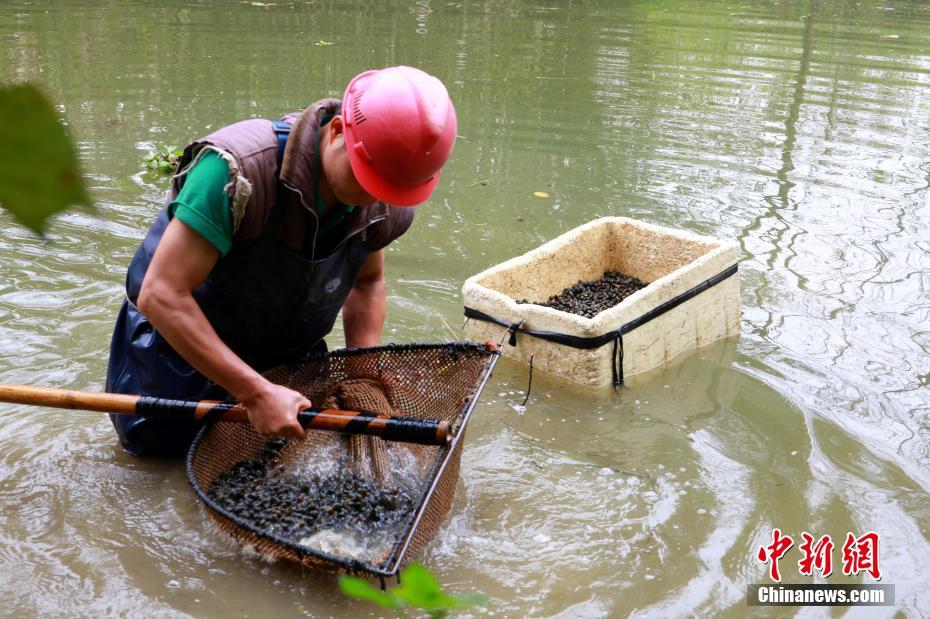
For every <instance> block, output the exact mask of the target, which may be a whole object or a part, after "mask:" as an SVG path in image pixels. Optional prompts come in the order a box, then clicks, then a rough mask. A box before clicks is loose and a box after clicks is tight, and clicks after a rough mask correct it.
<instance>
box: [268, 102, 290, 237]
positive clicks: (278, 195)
mask: <svg viewBox="0 0 930 619" xmlns="http://www.w3.org/2000/svg"><path fill="white" fill-rule="evenodd" d="M271 124H272V126H273V127H274V134H275V135H276V136H277V137H278V158H277V161H278V165H277V168H275V173H274V175H275V178H277V179H278V187H277V189H278V190H277V191H276V192H275V201H274V207H272V209H271V220H272V221H279V220H280V219H281V216H282V215H283V214H284V195H285V193H284V192H283V191H282V187H281V162H283V161H284V148H285V147H286V146H287V136H289V135H290V133H291V125H290V123H287V122H284V121H283V120H273V121H271Z"/></svg>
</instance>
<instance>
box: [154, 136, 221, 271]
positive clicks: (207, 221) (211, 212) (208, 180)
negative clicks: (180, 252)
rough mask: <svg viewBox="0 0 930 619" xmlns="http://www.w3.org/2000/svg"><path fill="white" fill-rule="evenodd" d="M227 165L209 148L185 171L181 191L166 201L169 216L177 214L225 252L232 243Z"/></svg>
mask: <svg viewBox="0 0 930 619" xmlns="http://www.w3.org/2000/svg"><path fill="white" fill-rule="evenodd" d="M228 183H229V167H228V166H227V165H226V161H225V160H224V159H223V158H222V157H220V155H219V154H218V153H216V152H215V151H212V150H208V151H207V152H205V153H204V154H203V155H201V157H200V160H199V161H198V162H197V163H196V164H195V165H194V167H193V168H191V169H190V172H188V173H187V180H186V181H184V186H183V187H181V191H180V193H178V195H177V197H176V198H175V199H174V200H173V201H172V202H171V204H169V205H168V218H169V219H170V218H171V217H177V218H178V219H180V220H181V221H183V222H184V223H186V224H187V225H188V226H190V227H191V228H193V229H194V231H195V232H197V233H198V234H199V235H200V236H202V237H203V238H205V239H206V240H207V241H208V242H209V243H210V245H213V247H215V248H216V249H217V251H219V252H220V255H221V256H225V255H226V253H227V252H229V249H230V247H232V236H233V216H232V205H231V204H230V201H229V196H227V195H226V191H225V190H224V189H225V187H226V185H227V184H228Z"/></svg>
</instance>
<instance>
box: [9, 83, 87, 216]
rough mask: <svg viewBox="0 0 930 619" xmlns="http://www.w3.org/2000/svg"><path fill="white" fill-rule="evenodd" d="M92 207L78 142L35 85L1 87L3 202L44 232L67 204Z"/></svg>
mask: <svg viewBox="0 0 930 619" xmlns="http://www.w3.org/2000/svg"><path fill="white" fill-rule="evenodd" d="M75 204H82V205H85V206H91V201H90V196H89V195H88V193H87V189H86V187H85V186H84V180H83V178H82V177H81V172H80V169H79V167H78V162H77V157H76V155H75V152H74V145H73V144H72V142H71V139H70V138H69V137H68V134H67V132H66V131H65V129H64V127H62V125H61V124H60V123H59V122H58V117H57V115H56V113H55V110H54V108H53V107H52V104H51V103H50V102H49V101H48V99H46V98H45V96H44V95H43V94H42V93H41V92H40V91H39V90H38V89H37V88H36V87H35V86H32V85H31V84H22V85H17V86H9V87H0V205H2V206H3V208H5V209H6V210H8V211H10V212H11V213H12V214H13V215H14V216H15V217H16V219H17V220H18V221H19V222H20V223H22V224H23V225H25V226H27V227H29V228H31V229H32V230H34V231H35V232H36V233H39V234H41V233H42V229H43V228H44V225H45V220H46V219H47V218H48V217H50V216H52V215H54V214H55V213H59V212H61V211H63V210H65V209H67V208H68V207H70V206H72V205H75Z"/></svg>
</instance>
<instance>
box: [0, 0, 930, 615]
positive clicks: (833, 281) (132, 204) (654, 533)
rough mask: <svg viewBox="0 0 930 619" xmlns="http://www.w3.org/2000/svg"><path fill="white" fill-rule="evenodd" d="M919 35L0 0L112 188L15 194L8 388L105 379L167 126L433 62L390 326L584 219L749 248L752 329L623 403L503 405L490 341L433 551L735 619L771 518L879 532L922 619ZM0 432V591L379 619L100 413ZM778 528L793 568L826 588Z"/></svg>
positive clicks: (680, 16) (12, 609)
mask: <svg viewBox="0 0 930 619" xmlns="http://www.w3.org/2000/svg"><path fill="white" fill-rule="evenodd" d="M928 50H930V7H928V6H927V5H926V4H925V3H922V2H917V1H904V0H899V1H882V0H863V1H861V2H852V1H840V2H832V3H818V2H794V1H792V2H749V1H738V0H725V1H715V2H688V3H682V2H674V1H671V0H667V1H658V2H656V1H645V0H643V1H638V2H615V1H606V0H605V1H596V0H591V1H575V2H556V1H554V0H550V1H548V2H546V1H541V0H540V1H535V2H533V1H515V0H511V1H506V0H505V1H494V2H491V1H478V2H476V1H468V0H463V1H461V2H437V1H435V0H420V1H417V2H414V1H412V0H409V1H395V0H391V1H389V2H382V3H377V4H374V5H371V6H359V5H357V4H356V3H349V2H335V1H322V0H313V1H307V2H274V1H272V2H265V3H258V2H240V3H231V2H219V1H218V0H208V1H203V2H191V1H171V2H160V3H147V2H141V1H135V2H133V1H130V2H114V1H112V0H99V1H96V2H90V1H86V2H77V1H56V2H50V1H41V0H39V1H35V2H6V3H4V4H3V5H2V6H0V79H3V80H4V81H6V82H10V81H23V80H29V81H35V82H38V83H40V84H42V85H43V86H44V87H45V89H46V90H47V92H48V93H49V95H50V96H51V98H52V99H53V100H54V101H55V102H56V103H57V104H58V108H59V110H60V112H61V114H62V117H63V118H64V119H66V121H67V123H68V125H69V127H70V129H71V131H72V132H73V134H74V136H75V138H76V139H77V140H78V145H79V150H80V155H81V157H82V161H83V163H84V167H85V171H86V173H87V176H88V178H89V183H90V185H91V187H92V193H93V197H94V200H95V202H96V205H97V208H96V210H95V211H93V212H85V211H74V212H71V213H68V214H65V215H62V216H60V217H58V218H57V219H56V220H55V221H54V223H53V224H52V225H51V226H50V229H49V232H48V238H47V240H44V241H43V240H40V239H37V238H36V237H34V236H33V235H31V233H29V232H27V231H25V230H24V229H22V228H20V227H18V226H16V225H15V224H14V223H13V221H12V219H11V218H10V217H9V216H8V215H6V214H0V224H2V225H0V380H2V381H4V382H12V383H27V384H37V385H47V386H55V387H67V388H79V389H101V388H102V387H103V384H104V373H105V367H106V356H107V351H108V344H109V336H110V332H111V329H112V323H113V321H114V319H115V316H116V312H117V310H118V308H119V304H120V301H121V298H122V282H123V278H124V276H125V268H126V265H127V264H128V262H129V259H130V257H131V256H132V253H133V252H134V251H135V248H136V245H137V244H138V242H139V240H140V239H141V238H142V236H143V235H144V234H145V231H146V230H147V228H148V226H149V224H150V223H151V221H152V219H153V218H154V216H155V214H156V213H157V211H158V209H159V208H160V202H161V196H162V194H163V191H164V188H165V179H164V178H163V177H160V176H158V175H155V174H152V173H148V172H146V171H145V169H144V165H143V163H142V161H143V159H144V158H145V157H146V156H147V155H148V154H149V153H150V152H151V151H152V149H153V148H154V146H155V144H158V143H167V144H172V145H179V144H183V143H184V142H185V141H187V140H190V139H192V138H194V137H197V136H199V135H202V134H204V133H207V132H209V131H211V130H212V129H215V128H217V127H220V126H222V125H224V124H226V123H229V122H233V121H235V120H239V119H242V118H247V117H252V116H258V117H268V118H272V117H276V116H278V115H280V114H281V113H282V112H284V111H288V110H292V109H296V108H299V107H302V106H305V105H307V104H309V103H310V102H312V101H314V100H316V99H318V98H321V97H324V96H340V95H341V90H342V88H343V87H344V85H345V83H347V82H348V80H349V79H350V78H351V77H352V76H353V75H355V74H356V73H358V72H359V71H361V70H364V69H367V68H370V67H377V66H385V65H390V64H399V63H406V64H415V65H418V66H421V67H423V68H424V69H426V70H428V71H430V72H432V73H434V74H436V75H438V76H440V77H441V78H442V79H443V80H444V81H445V83H446V84H447V85H448V87H449V90H450V93H451V95H452V97H453V99H454V100H455V103H456V106H457V110H458V115H459V123H460V126H459V134H460V136H459V140H458V143H457V145H456V149H455V153H454V155H453V158H452V160H451V162H450V163H449V165H448V166H447V167H446V169H445V170H444V172H443V179H442V182H441V184H440V187H439V189H438V190H437V191H436V193H435V195H434V197H433V199H432V200H431V201H430V203H429V204H428V205H426V206H424V207H422V208H420V209H419V210H418V214H417V218H416V221H415V224H414V226H413V228H412V229H411V231H410V232H409V233H408V234H407V235H405V236H404V237H403V238H402V239H401V240H400V241H398V242H397V243H395V244H394V245H392V246H391V247H390V248H389V251H388V278H389V316H388V321H387V324H386V327H385V340H386V341H396V342H434V341H446V340H450V339H453V338H460V337H461V331H460V327H461V324H462V317H461V310H462V307H461V298H460V293H459V291H460V288H461V284H462V282H463V281H464V280H465V278H466V277H468V276H469V275H472V274H474V273H476V272H478V271H480V270H483V269H485V268H487V267H489V266H491V265H493V264H497V263H499V262H501V261H503V260H505V259H507V258H510V257H512V256H514V255H517V254H519V253H522V252H524V251H527V250H529V249H532V248H534V247H536V246H538V245H539V244H540V243H542V242H544V241H546V240H548V239H551V238H553V237H554V236H556V235H558V234H560V233H562V232H564V231H567V230H569V229H571V228H574V227H575V226H578V225H580V224H582V223H585V222H587V221H590V220H591V219H593V218H595V217H598V216H604V215H622V216H629V217H635V218H640V219H643V220H645V221H649V222H653V223H657V224H662V225H668V226H673V227H676V228H682V229H687V230H692V231H694V232H697V233H701V234H709V235H712V236H716V237H721V238H727V239H734V240H736V241H738V242H739V244H740V247H741V249H742V254H743V261H742V263H741V277H742V303H743V322H742V332H741V335H740V336H739V337H738V338H730V339H729V340H726V341H723V342H720V343H717V344H715V345H713V346H710V347H707V348H705V349H702V350H699V351H695V352H693V353H691V354H688V355H685V356H683V357H681V358H679V359H676V360H675V362H674V363H672V364H670V365H669V366H667V367H665V368H663V369H660V370H658V371H655V372H651V373H649V374H647V375H644V376H640V377H636V378H635V379H631V380H629V381H628V385H627V386H626V387H625V388H624V389H622V390H621V391H620V392H619V393H616V394H614V393H611V392H609V391H608V392H597V393H592V392H590V391H579V390H578V389H576V388H573V387H572V386H570V385H567V384H564V383H562V382H559V381H557V380H555V379H551V378H547V377H545V376H542V375H540V374H537V375H535V376H534V378H533V392H532V396H531V399H530V401H529V403H528V406H527V410H526V411H525V412H523V413H521V412H519V411H518V410H517V409H516V408H514V405H516V404H519V403H520V402H521V401H522V400H523V397H524V395H525V393H524V390H525V389H526V385H527V378H528V377H527V373H526V370H525V368H522V367H520V366H516V365H512V364H509V363H501V364H500V365H499V366H498V371H497V372H496V374H495V376H494V378H493V380H492V382H491V383H490V384H489V385H488V387H487V389H486V391H485V393H484V396H483V398H482V401H481V403H480V405H479V407H478V409H477V411H476V414H475V416H474V418H473V422H472V424H471V425H470V427H469V429H468V443H467V448H466V450H465V453H464V456H463V461H462V474H461V482H460V484H459V488H458V492H457V495H456V501H455V504H454V506H453V510H452V513H451V515H450V518H449V520H448V521H447V523H446V525H445V526H444V527H443V528H442V530H441V531H440V534H439V536H438V538H437V540H436V541H435V542H434V543H433V544H432V545H431V546H430V547H429V548H428V549H427V551H426V553H425V554H424V556H423V558H422V559H423V561H424V563H425V564H426V565H427V566H429V567H430V568H431V569H433V570H434V571H435V572H436V573H437V574H438V575H439V577H440V579H441V580H442V581H443V583H445V584H446V585H447V586H448V587H449V588H450V589H451V590H458V591H481V592H484V593H486V594H488V595H489V596H490V597H491V604H490V606H489V609H488V611H487V612H489V613H494V614H495V615H499V616H512V617H522V616H558V617H621V616H627V615H631V614H632V615H637V616H657V617H658V616H661V617H665V616H681V615H688V614H690V613H696V614H699V615H718V614H719V615H730V616H743V615H745V614H746V610H747V609H746V607H745V592H746V585H747V584H750V583H758V582H764V581H765V579H766V566H764V565H762V564H760V563H759V562H758V561H756V560H755V558H754V557H755V554H756V550H757V548H758V546H759V545H761V544H763V543H768V542H769V541H770V540H771V532H772V528H773V527H776V526H777V527H780V528H781V529H782V530H783V531H784V532H786V533H789V534H791V535H792V536H793V537H795V539H799V538H800V534H801V532H802V531H809V532H811V533H814V534H816V535H823V534H830V535H832V536H833V538H834V540H842V539H843V538H844V537H845V534H846V532H847V531H853V532H855V533H857V534H861V533H865V532H866V531H868V530H875V531H877V532H879V533H880V534H881V536H882V538H881V539H882V546H881V555H880V560H881V566H882V574H883V579H882V582H884V583H890V584H894V585H895V586H896V595H897V610H900V611H904V612H905V613H906V614H908V615H911V616H921V615H925V614H927V613H928V612H930V590H928V588H927V586H926V582H927V577H926V574H927V573H928V572H930V541H928V538H930V495H928V493H930V396H928V386H930V360H928V359H930V355H928V353H930V327H928V325H930V240H928V237H927V233H926V230H927V229H928V228H930V198H928V196H930V193H928V186H930V132H928V128H930V53H928ZM537 191H543V192H547V193H548V194H550V196H551V197H550V198H538V197H535V196H534V195H533V194H534V192H537ZM341 338H342V336H341V331H339V330H337V332H336V333H334V334H333V336H332V337H331V338H330V343H331V345H332V346H338V345H340V344H341V341H342V339H341ZM0 421H2V423H0V441H2V445H3V449H2V451H0V497H2V503H0V505H2V508H0V573H3V574H5V577H4V578H0V599H3V600H4V602H5V609H4V611H5V612H6V613H7V614H10V615H15V616H31V615H35V614H44V615H50V614H54V615H69V616H74V615H83V616H105V615H119V616H123V615H127V614H132V615H137V616H153V615H154V616H264V615H268V614H272V613H275V614H280V615H285V616H286V615H294V614H299V613H302V614H305V615H307V616H335V617H355V616H366V615H377V614H378V612H377V610H376V609H374V608H372V607H369V606H367V605H364V604H360V603H354V602H346V601H345V600H344V599H343V598H342V597H341V595H340V594H339V593H338V592H337V591H336V590H335V588H334V580H333V579H332V578H331V577H329V576H326V575H320V574H314V573H305V572H300V571H298V570H296V569H293V568H291V567H288V566H284V565H277V564H267V563H265V562H262V561H261V560H259V559H256V558H254V557H248V556H245V555H243V554H242V553H241V552H240V551H239V550H237V549H236V548H235V547H234V546H233V545H231V544H230V543H229V542H227V541H226V540H225V539H224V538H223V537H222V536H221V535H220V534H218V533H216V532H215V531H214V530H212V529H211V528H210V527H209V526H208V525H207V523H206V520H205V517H204V515H203V514H202V513H201V511H200V509H199V507H198V505H197V503H196V499H195V498H194V495H193V493H192V492H191V491H190V489H189V488H188V487H187V484H186V481H185V476H184V471H183V467H182V465H181V464H180V463H178V462H172V461H163V460H140V459H136V458H132V457H130V456H128V455H126V454H124V453H122V452H121V451H120V449H119V448H118V447H117V445H116V439H115V435H114V434H113V432H112V430H111V429H110V426H109V423H108V422H107V421H106V420H105V419H104V418H102V417H101V415H99V414H96V413H82V412H53V411H48V410H35V409H30V408H26V407H20V406H11V405H3V406H2V407H0ZM840 543H841V542H840ZM794 552H795V554H789V556H788V557H787V558H786V559H785V560H783V561H782V572H783V574H785V575H786V576H785V578H786V581H789V582H811V579H810V578H802V577H801V576H799V575H798V573H797V568H796V566H794V565H793V563H794V562H796V561H797V559H798V558H799V555H798V554H797V553H796V551H794ZM835 552H836V553H838V549H837V551H835ZM834 561H835V563H836V564H837V565H838V562H839V555H838V554H835V555H834ZM845 580H849V579H844V578H843V577H842V576H839V577H837V576H836V575H834V576H832V577H831V579H830V582H843V581H845ZM854 580H856V579H854ZM858 580H862V577H859V579H858ZM866 582H869V581H868V580H866ZM870 611H871V612H870V613H868V614H869V615H878V616H890V615H891V614H892V613H893V612H894V609H870ZM475 614H483V613H482V612H481V611H477V612H476V613H475ZM781 614H792V611H791V610H790V609H788V610H782V613H781ZM797 614H799V615H802V616H822V615H825V614H829V613H827V612H826V611H822V610H818V609H807V610H805V611H802V612H798V613H797ZM834 614H838V613H834ZM853 614H854V615H856V613H853ZM863 614H864V613H863Z"/></svg>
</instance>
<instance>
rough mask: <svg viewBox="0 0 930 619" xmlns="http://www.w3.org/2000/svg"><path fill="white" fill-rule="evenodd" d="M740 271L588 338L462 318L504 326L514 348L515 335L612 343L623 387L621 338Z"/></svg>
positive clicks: (474, 313)
mask: <svg viewBox="0 0 930 619" xmlns="http://www.w3.org/2000/svg"><path fill="white" fill-rule="evenodd" d="M738 270H739V264H734V265H732V266H730V267H728V268H727V269H725V270H724V271H722V272H720V273H718V274H717V275H714V276H713V277H711V278H709V279H706V280H704V281H703V282H701V283H700V284H698V285H697V286H695V287H694V288H691V289H689V290H686V291H685V292H683V293H681V294H679V295H677V296H675V297H672V298H671V299H669V300H668V301H666V302H665V303H662V304H661V305H657V306H656V307H654V308H652V309H651V310H649V311H648V312H646V313H645V314H643V315H642V316H640V317H638V318H634V319H633V320H631V321H629V322H627V323H625V324H623V325H621V326H620V328H618V329H615V330H613V331H608V332H607V333H604V334H603V335H595V336H591V337H581V336H577V335H566V334H565V333H558V332H556V331H537V330H536V329H527V328H526V327H523V326H522V323H510V322H507V321H506V320H501V319H500V318H495V317H493V316H489V315H488V314H485V313H484V312H479V311H478V310H476V309H472V308H470V307H467V306H466V307H465V317H466V318H472V319H474V320H482V321H484V322H490V323H493V324H496V325H500V326H501V327H504V328H505V329H507V330H508V331H510V345H511V346H516V345H517V333H523V334H525V335H529V336H531V337H535V338H539V339H541V340H546V341H547V342H553V343H555V344H562V345H563V346H571V347H572V348H580V349H584V350H591V349H594V348H600V347H601V346H603V345H604V344H609V343H610V342H613V343H614V350H613V355H612V363H613V380H614V385H621V384H623V336H624V335H626V334H627V333H629V332H630V331H632V330H633V329H636V328H638V327H641V326H643V325H644V324H646V323H647V322H650V321H652V320H654V319H656V318H658V317H659V316H661V315H662V314H665V313H666V312H669V311H671V310H673V309H675V308H676V307H678V306H679V305H681V304H682V303H684V302H685V301H689V300H691V299H693V298H694V297H696V296H698V295H699V294H701V293H702V292H704V291H705V290H707V289H708V288H712V287H713V286H716V285H717V284H719V283H720V282H722V281H724V280H726V279H728V278H730V277H732V276H733V275H735V274H736V272H737V271H738Z"/></svg>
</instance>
